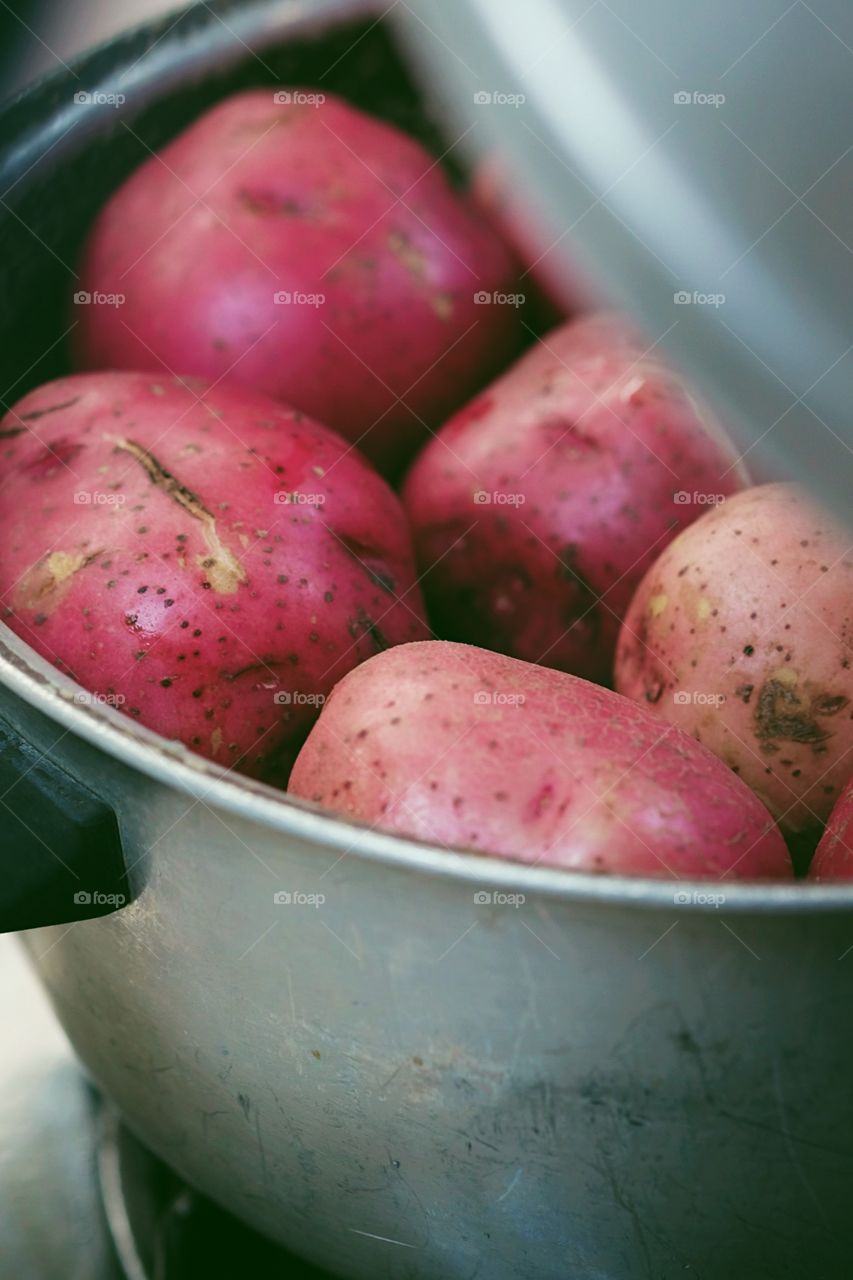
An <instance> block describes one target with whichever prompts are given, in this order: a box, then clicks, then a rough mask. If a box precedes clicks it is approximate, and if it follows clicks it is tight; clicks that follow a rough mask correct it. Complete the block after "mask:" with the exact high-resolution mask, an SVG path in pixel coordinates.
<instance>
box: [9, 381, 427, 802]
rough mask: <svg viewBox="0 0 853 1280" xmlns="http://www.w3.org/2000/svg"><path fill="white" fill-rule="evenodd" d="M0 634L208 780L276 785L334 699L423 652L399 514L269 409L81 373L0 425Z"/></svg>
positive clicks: (376, 486)
mask: <svg viewBox="0 0 853 1280" xmlns="http://www.w3.org/2000/svg"><path fill="white" fill-rule="evenodd" d="M0 453H2V460H3V465H2V482H1V483H0V546H2V548H3V556H2V558H0V618H2V619H3V620H4V621H5V622H6V623H7V624H8V625H9V626H10V627H11V628H12V630H13V631H15V632H17V634H18V635H20V636H22V637H23V638H24V639H25V640H27V641H28V642H29V643H30V644H31V645H32V646H33V647H34V648H35V649H36V650H37V651H38V652H39V653H40V654H42V655H43V656H44V657H45V658H47V659H49V660H50V661H52V662H53V663H55V665H56V666H57V667H59V668H60V670H62V671H65V672H68V673H69V674H70V675H72V676H73V677H74V679H75V680H77V681H78V683H79V684H81V685H83V687H84V688H85V689H88V690H90V691H92V692H93V693H94V694H96V695H98V697H100V698H101V699H103V700H106V701H109V702H112V703H114V704H115V705H117V706H119V707H120V708H121V710H122V711H124V712H126V713H127V714H128V715H131V716H133V717H135V718H137V719H138V720H139V721H140V722H141V723H143V724H145V725H148V726H149V727H150V728H152V729H156V730H157V731H159V732H160V733H162V734H164V735H165V736H166V737H169V738H177V739H180V740H181V741H182V742H184V743H185V744H186V745H187V746H188V747H191V748H193V749H194V750H196V751H198V752H199V753H200V754H201V755H204V756H207V757H208V758H209V759H211V760H215V761H216V762H217V763H219V764H222V765H227V766H234V767H235V768H238V769H239V770H241V771H242V772H245V773H248V774H251V775H253V776H256V777H261V778H265V779H267V780H268V781H272V782H278V783H282V784H283V782H284V781H285V780H286V776H287V768H288V766H289V764H290V763H291V762H292V759H293V755H294V754H295V750H296V749H298V746H299V745H300V743H301V741H302V739H303V738H304V735H305V732H306V730H307V728H308V726H309V725H310V723H311V721H312V720H313V719H314V718H315V717H316V715H317V713H318V710H319V706H320V705H321V704H322V701H323V698H324V696H325V695H326V694H328V693H329V692H330V691H331V689H332V686H333V685H334V683H335V681H336V680H338V679H339V678H340V677H341V676H342V675H343V674H344V673H345V672H346V671H348V670H350V668H351V667H354V666H355V665H356V664H357V663H359V662H361V661H363V660H364V659H365V658H366V657H368V656H369V655H371V654H373V653H375V652H377V650H378V649H380V648H382V647H383V646H384V645H386V644H389V645H390V644H398V643H400V641H402V640H412V639H420V638H423V637H424V636H425V635H427V634H428V632H427V629H426V627H425V625H424V622H423V616H422V606H421V601H420V597H419V592H418V588H417V585H416V582H415V578H414V572H413V561H412V554H411V551H410V547H409V539H408V532H407V529H406V525H405V520H404V517H403V513H402V511H401V509H400V505H399V502H398V500H397V498H396V497H395V495H394V494H393V493H392V492H391V490H390V489H389V488H388V486H387V485H386V484H385V482H384V481H383V480H382V479H381V478H380V477H379V476H378V475H376V474H375V472H373V471H372V470H371V468H370V466H369V465H368V463H366V462H365V461H364V460H363V459H362V458H361V457H360V456H359V455H358V454H357V453H354V452H351V451H348V450H347V446H346V442H345V441H344V440H342V439H341V438H340V437H339V436H337V435H335V434H334V432H331V431H327V430H326V428H325V427H321V426H319V425H318V424H317V423H316V422H312V421H311V420H309V419H307V418H305V417H304V416H303V415H302V414H299V413H296V412H294V411H293V410H290V409H287V408H285V407H284V406H282V405H280V404H278V403H277V402H275V401H273V400H270V399H268V398H267V397H266V396H261V395H256V394H253V393H252V392H249V391H246V390H245V389H243V388H240V387H233V386H232V387H228V386H226V385H225V384H222V385H220V386H218V387H215V388H211V389H209V390H208V389H206V384H204V383H197V382H191V383H182V382H181V381H179V380H175V379H163V380H158V379H152V377H151V376H150V375H149V374H141V373H104V374H81V375H78V376H76V377H72V378H63V379H60V380H59V381H57V382H52V383H49V384H47V385H46V386H43V387H40V388H39V389H38V390H37V391H33V392H31V393H30V394H29V395H27V396H25V397H24V399H23V400H21V401H20V402H19V403H18V404H17V405H16V406H15V408H14V409H12V410H11V411H10V412H9V413H8V414H7V415H6V417H5V418H4V419H3V421H2V423H0Z"/></svg>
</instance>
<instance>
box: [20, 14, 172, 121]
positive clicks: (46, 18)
mask: <svg viewBox="0 0 853 1280" xmlns="http://www.w3.org/2000/svg"><path fill="white" fill-rule="evenodd" d="M180 7H181V6H180V5H179V4H178V3H176V2H175V0H0V96H2V98H4V99H5V98H8V97H10V96H11V95H12V94H15V93H17V92H18V91H19V90H20V89H23V88H24V86H25V85H26V84H29V82H30V81H31V80H35V79H37V78H38V77H39V76H43V75H47V73H48V72H50V71H53V70H54V69H55V68H56V67H57V66H61V65H62V63H63V61H68V60H69V59H70V58H73V57H75V56H76V55H77V54H79V53H82V52H83V50H84V49H88V48H91V46H92V45H94V44H98V43H100V41H102V40H108V39H109V38H110V36H113V35H115V34H116V32H118V31H121V30H122V29H123V28H127V27H131V26H134V25H135V24H136V23H138V22H144V21H145V20H146V19H147V18H153V17H156V16H157V15H158V14H161V13H167V12H169V11H170V10H177V9H179V8H180Z"/></svg>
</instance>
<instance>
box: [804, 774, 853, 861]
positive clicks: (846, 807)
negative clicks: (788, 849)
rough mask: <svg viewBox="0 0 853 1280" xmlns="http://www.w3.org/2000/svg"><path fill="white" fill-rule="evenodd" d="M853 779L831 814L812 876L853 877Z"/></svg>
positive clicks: (818, 848) (819, 846)
mask: <svg viewBox="0 0 853 1280" xmlns="http://www.w3.org/2000/svg"><path fill="white" fill-rule="evenodd" d="M851 821H853V779H851V780H850V782H848V784H847V786H846V787H845V788H844V790H843V791H842V793H841V795H840V797H839V799H838V802H837V804H836V805H835V808H834V809H833V810H832V813H831V814H830V815H829V822H828V823H827V824H826V830H825V831H824V833H823V835H822V836H821V839H820V844H819V845H818V847H817V849H816V850H815V855H814V858H813V859H812V864H811V866H810V867H809V879H810V880H853V827H851V825H850V824H851Z"/></svg>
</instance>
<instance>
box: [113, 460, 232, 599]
mask: <svg viewBox="0 0 853 1280" xmlns="http://www.w3.org/2000/svg"><path fill="white" fill-rule="evenodd" d="M110 438H111V439H113V441H114V443H115V446H116V448H117V449H121V450H123V451H124V452H125V453H129V454H130V456H131V457H132V458H133V459H134V460H135V461H136V462H138V463H139V465H140V466H141V467H142V469H143V471H144V472H145V473H146V475H147V476H148V478H149V480H150V481H151V483H152V484H153V485H156V486H157V488H158V489H162V491H163V492H164V493H165V494H166V496H167V497H168V498H171V499H172V500H173V502H177V504H178V506H180V507H183V508H184V510H185V511H187V512H188V513H189V514H190V515H191V516H192V518H193V519H194V520H198V521H199V522H200V523H201V525H202V527H203V529H204V540H205V542H206V543H207V546H208V551H209V555H206V556H196V564H197V565H198V566H199V567H200V568H202V569H204V571H205V575H206V580H207V581H208V582H209V583H210V585H211V587H212V588H213V590H214V591H215V592H216V593H217V595H226V596H228V595H233V594H234V592H235V591H236V590H237V588H238V587H239V586H240V585H241V583H244V582H246V580H247V579H246V571H245V569H244V568H243V566H242V565H241V563H240V561H239V560H238V559H237V557H236V556H235V555H234V553H233V552H232V551H231V550H229V548H228V547H226V546H225V544H224V543H223V542H222V541H221V539H220V537H219V532H218V530H217V528H216V517H215V516H214V515H213V512H212V511H208V509H207V507H206V506H205V505H204V503H203V502H202V500H201V498H199V496H198V494H196V493H193V491H192V489H188V488H187V486H186V485H184V484H181V482H180V480H178V479H177V477H176V476H173V475H172V473H171V471H168V470H167V469H166V468H165V467H164V466H163V464H162V462H160V461H159V459H158V458H155V456H154V454H153V453H151V452H149V450H148V449H144V448H143V447H142V445H140V444H137V443H136V441H135V440H126V439H124V438H122V437H120V436H114V437H110Z"/></svg>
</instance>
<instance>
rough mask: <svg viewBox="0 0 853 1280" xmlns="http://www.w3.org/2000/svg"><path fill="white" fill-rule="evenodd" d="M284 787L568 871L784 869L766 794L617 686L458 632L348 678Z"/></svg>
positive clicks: (754, 875) (407, 648) (400, 828)
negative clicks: (481, 645)
mask: <svg viewBox="0 0 853 1280" xmlns="http://www.w3.org/2000/svg"><path fill="white" fill-rule="evenodd" d="M289 791H290V792H291V794H293V795H297V796H301V797H303V798H304V799H306V800H312V801H314V802H316V803H318V804H322V805H325V806H326V807H328V808H330V809H333V810H334V811H335V812H336V813H339V814H340V815H341V816H343V817H346V818H354V819H356V820H358V821H360V822H366V823H370V824H373V825H376V826H380V827H385V828H387V829H389V830H391V831H397V832H400V833H401V834H403V835H409V836H415V837H417V838H418V839H421V840H427V841H429V842H431V843H436V844H439V845H444V846H448V847H451V848H459V849H470V850H474V851H476V852H479V853H490V854H495V855H497V856H498V857H503V858H510V859H514V860H515V861H519V862H530V863H539V864H542V865H545V866H553V867H563V868H566V869H569V870H574V871H591V872H619V873H624V874H626V875H647V876H659V877H682V876H696V877H709V878H711V879H720V878H722V877H731V878H739V879H762V878H777V877H780V878H787V877H789V876H790V874H791V868H790V860H789V857H788V853H787V850H786V848H785V844H784V841H783V840H782V838H781V836H780V834H779V832H778V830H777V829H776V827H775V825H774V823H773V821H772V819H771V818H770V815H769V814H768V813H767V810H766V809H765V808H764V806H763V805H762V804H761V803H760V802H759V801H758V800H757V799H756V798H755V796H753V795H752V793H751V792H750V791H749V789H748V788H747V787H745V786H744V785H743V783H741V782H740V781H739V780H738V779H737V778H736V777H735V776H734V774H733V773H731V772H730V771H729V770H728V769H726V768H725V767H724V766H723V765H722V764H721V763H720V761H719V760H717V759H716V758H715V757H714V756H713V755H711V753H710V752H709V751H706V750H705V749H704V748H703V747H700V746H699V744H698V743H696V742H694V741H693V740H692V739H691V738H689V737H688V736H687V735H686V734H684V733H681V732H679V731H678V730H676V729H669V730H666V729H664V731H663V732H662V731H661V726H660V724H659V723H658V722H657V721H656V720H655V719H654V717H653V716H651V715H649V714H648V712H646V711H645V710H643V709H642V708H641V707H638V706H636V705H635V704H634V703H631V702H629V701H628V700H627V699H625V698H621V697H619V695H618V694H615V693H612V692H610V691H609V690H607V689H602V688H600V687H599V686H598V685H593V684H589V683H588V682H587V681H585V680H579V679H577V678H576V677H574V676H570V675H565V674H563V673H562V672H557V671H549V670H548V669H547V668H544V667H536V666H532V665H530V664H528V663H525V662H519V661H517V660H516V659H513V658H505V657H503V656H501V655H499V654H496V653H491V652H489V651H487V650H484V649H475V648H472V647H469V646H468V645H460V644H449V643H443V642H440V641H434V642H430V643H426V644H408V645H401V646H399V647H398V648H396V649H392V650H389V651H388V652H387V653H383V654H380V655H379V656H377V657H376V658H371V659H370V660H369V661H368V662H366V663H364V664H363V666H361V667H360V668H358V670H356V671H352V672H350V674H349V675H347V676H345V677H344V679H343V680H342V681H341V682H340V684H339V685H337V687H336V688H335V690H334V692H333V694H332V696H331V698H330V699H329V700H328V702H327V703H326V705H325V707H324V708H323V711H322V713H321V715H320V718H319V720H318V721H317V723H316V724H315V726H314V728H313V729H312V730H311V733H310V734H309V736H308V739H307V741H306V743H305V745H304V747H303V748H302V751H301V752H300V754H299V756H298V758H297V761H296V764H295V765H294V768H293V772H292V774H291V778H290V785H289Z"/></svg>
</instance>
